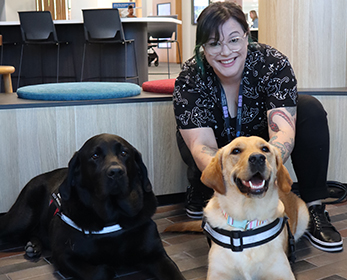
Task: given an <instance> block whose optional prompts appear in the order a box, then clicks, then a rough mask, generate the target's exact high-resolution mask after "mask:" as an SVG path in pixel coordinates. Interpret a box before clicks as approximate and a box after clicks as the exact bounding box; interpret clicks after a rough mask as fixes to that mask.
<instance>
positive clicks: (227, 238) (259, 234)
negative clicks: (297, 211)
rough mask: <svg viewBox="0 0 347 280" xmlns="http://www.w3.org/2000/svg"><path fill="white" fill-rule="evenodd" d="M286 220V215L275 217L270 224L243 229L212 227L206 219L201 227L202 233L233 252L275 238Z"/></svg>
mask: <svg viewBox="0 0 347 280" xmlns="http://www.w3.org/2000/svg"><path fill="white" fill-rule="evenodd" d="M287 220H288V218H287V217H282V218H277V219H276V220H274V221H273V222H272V223H270V224H267V225H265V226H262V227H259V228H256V229H251V230H245V231H241V230H230V231H229V230H224V229H220V228H213V227H211V225H210V224H209V223H208V222H206V221H203V223H202V228H203V230H204V234H205V235H206V236H207V237H208V238H210V239H211V240H212V241H213V242H215V243H216V244H218V245H219V246H222V247H224V248H228V249H231V250H232V251H233V252H242V251H243V250H244V249H247V248H252V247H256V246H260V245H263V244H265V243H267V242H270V241H271V240H273V239H275V238H276V237H277V236H278V235H279V234H280V233H281V232H282V230H283V228H284V226H285V225H286V224H287ZM288 229H289V227H288ZM290 235H291V234H290ZM293 244H294V243H293Z"/></svg>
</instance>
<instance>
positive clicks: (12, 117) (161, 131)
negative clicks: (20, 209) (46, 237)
mask: <svg viewBox="0 0 347 280" xmlns="http://www.w3.org/2000/svg"><path fill="white" fill-rule="evenodd" d="M168 112H172V104H171V102H153V103H151V102H149V103H130V104H108V105H91V106H69V107H50V108H31V109H9V110H0V122H1V123H2V125H1V133H0V143H1V145H0V154H1V155H2V160H1V161H0V170H1V187H0V212H4V211H7V210H8V209H9V207H10V206H11V205H12V204H13V202H14V201H15V199H16V197H17V195H18V194H19V192H20V190H21V189H22V188H23V186H24V185H25V184H26V183H27V182H28V181H29V180H30V179H31V178H33V177H34V176H36V175H38V174H40V173H42V172H46V171H50V170H53V169H55V168H59V167H65V166H67V164H68V161H69V160H70V158H71V157H72V155H73V154H74V152H75V151H76V150H78V149H79V148H80V147H81V146H82V144H83V143H84V142H85V141H86V140H87V139H88V138H90V137H91V136H93V135H96V134H99V133H104V132H107V133H114V134H117V135H119V136H121V137H123V138H125V139H126V140H127V141H128V142H130V143H131V144H132V145H133V146H134V147H136V148H137V149H138V150H139V151H140V152H141V153H142V156H143V160H144V162H145V164H146V166H147V168H148V172H149V178H150V180H151V182H152V185H153V188H154V191H155V194H156V195H162V194H170V193H179V192H184V191H185V189H186V186H187V184H188V182H187V179H186V166H185V164H184V163H183V161H182V160H181V156H180V154H179V151H178V148H177V144H176V137H175V132H176V128H175V126H176V124H175V119H174V115H173V112H172V114H171V113H170V114H168Z"/></svg>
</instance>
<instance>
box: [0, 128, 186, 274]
mask: <svg viewBox="0 0 347 280" xmlns="http://www.w3.org/2000/svg"><path fill="white" fill-rule="evenodd" d="M155 210H156V198H155V196H154V194H153V191H152V186H151V183H150V181H149V179H148V177H147V168H146V166H145V165H144V163H143V162H142V158H141V154H140V153H139V152H138V151H137V150H136V149H135V148H134V147H133V146H131V145H130V144H129V143H128V142H127V141H125V140H124V139H122V138H121V137H119V136H116V135H112V134H100V135H97V136H94V137H92V138H90V139H89V140H88V141H86V143H85V144H84V145H83V146H82V148H81V149H80V150H79V151H77V152H76V153H75V155H74V156H73V157H72V159H71V160H70V162H69V165H68V168H62V169H57V170H54V171H51V172H48V173H45V174H41V175H39V176H37V177H35V178H33V179H32V180H31V181H30V182H29V183H28V184H27V185H26V186H25V187H24V189H23V190H22V191H21V193H20V195H19V197H18V198H17V200H16V202H15V204H14V205H13V206H12V207H11V209H10V210H9V212H8V213H6V214H5V215H3V216H1V217H0V239H2V238H5V237H8V236H12V235H19V236H20V237H22V238H26V239H27V240H26V241H28V240H30V242H29V243H28V245H27V247H26V250H27V253H28V255H33V256H35V255H36V256H37V255H39V254H40V248H41V246H46V247H48V248H50V250H51V252H52V258H53V263H54V264H55V265H56V267H57V269H58V270H59V271H61V272H62V273H64V274H67V275H69V276H72V277H74V278H76V279H83V280H87V279H93V280H97V279H98V280H99V279H100V280H107V279H113V278H114V276H115V270H116V269H117V268H119V267H122V266H124V267H133V268H136V269H141V270H144V271H147V272H148V273H150V274H151V275H153V276H154V277H156V278H157V279H160V280H162V279H163V280H166V279H174V280H176V279H177V280H178V279H184V277H183V276H182V274H181V272H180V271H179V269H178V268H177V266H176V264H175V263H174V262H173V261H172V260H171V259H170V258H169V256H168V255H167V254H166V252H165V250H164V248H163V245H162V242H161V239H160V236H159V233H158V230H157V227H156V224H155V223H154V222H153V220H152V219H151V217H152V215H153V214H154V212H155Z"/></svg>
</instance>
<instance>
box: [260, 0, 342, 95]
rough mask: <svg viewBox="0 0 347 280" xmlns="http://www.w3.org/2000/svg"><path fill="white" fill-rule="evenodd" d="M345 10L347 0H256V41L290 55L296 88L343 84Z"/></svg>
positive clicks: (339, 85)
mask: <svg viewBox="0 0 347 280" xmlns="http://www.w3.org/2000/svg"><path fill="white" fill-rule="evenodd" d="M346 11H347V2H346V0H334V1H326V0H259V42H261V43H266V44H269V45H271V46H273V47H275V48H277V49H278V50H280V51H281V52H283V53H284V54H285V55H287V56H288V57H289V60H290V62H291V64H292V66H293V68H294V71H295V74H296V76H297V79H298V87H300V88H323V87H346V86H347V24H346Z"/></svg>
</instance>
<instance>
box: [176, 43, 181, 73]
mask: <svg viewBox="0 0 347 280" xmlns="http://www.w3.org/2000/svg"><path fill="white" fill-rule="evenodd" d="M176 44H177V50H178V57H179V59H180V68H182V58H181V51H180V42H178V41H176Z"/></svg>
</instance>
